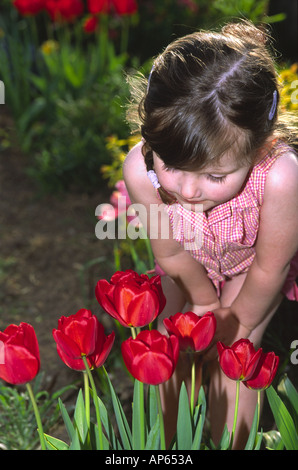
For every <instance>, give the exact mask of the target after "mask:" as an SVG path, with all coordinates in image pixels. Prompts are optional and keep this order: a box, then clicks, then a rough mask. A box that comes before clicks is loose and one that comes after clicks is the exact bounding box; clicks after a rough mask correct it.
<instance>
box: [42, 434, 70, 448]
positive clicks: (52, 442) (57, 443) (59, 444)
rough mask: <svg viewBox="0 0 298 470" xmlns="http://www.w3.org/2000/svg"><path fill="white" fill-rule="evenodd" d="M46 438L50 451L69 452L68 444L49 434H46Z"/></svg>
mask: <svg viewBox="0 0 298 470" xmlns="http://www.w3.org/2000/svg"><path fill="white" fill-rule="evenodd" d="M44 437H45V440H46V445H47V448H48V450H68V447H69V446H68V444H66V442H64V441H61V439H57V438H56V437H53V436H49V435H48V434H44Z"/></svg>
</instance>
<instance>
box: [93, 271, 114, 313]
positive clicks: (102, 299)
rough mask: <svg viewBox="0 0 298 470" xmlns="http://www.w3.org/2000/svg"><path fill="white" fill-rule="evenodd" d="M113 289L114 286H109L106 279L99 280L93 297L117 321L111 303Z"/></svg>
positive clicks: (112, 303) (112, 302)
mask: <svg viewBox="0 0 298 470" xmlns="http://www.w3.org/2000/svg"><path fill="white" fill-rule="evenodd" d="M114 289H115V286H114V285H111V284H109V283H108V281H107V280H106V279H100V280H99V281H98V283H97V284H96V287H95V296H96V299H97V301H98V303H99V304H100V305H101V307H102V308H103V309H104V310H105V311H106V312H107V313H108V314H109V315H111V316H112V317H113V318H116V319H118V317H119V315H118V313H117V311H116V309H115V306H114V301H113V294H114Z"/></svg>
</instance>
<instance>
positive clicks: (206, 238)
mask: <svg viewBox="0 0 298 470" xmlns="http://www.w3.org/2000/svg"><path fill="white" fill-rule="evenodd" d="M279 155H280V153H279V154H278V155H275V156H274V155H267V156H266V157H265V158H264V159H263V160H261V161H260V162H259V163H258V164H257V165H256V166H254V168H253V169H252V170H251V173H250V175H249V177H248V179H247V182H246V185H245V187H244V188H243V190H242V191H241V192H240V193H239V194H237V195H236V196H235V197H234V198H233V199H231V200H229V201H228V202H225V203H223V204H220V205H219V206H216V207H214V208H213V209H211V210H210V211H209V213H208V214H206V213H205V212H192V211H189V210H187V209H185V208H184V207H183V206H182V205H180V204H179V203H174V204H171V205H167V206H166V211H167V213H168V215H169V218H170V222H171V226H172V229H173V233H174V238H175V239H176V240H177V241H178V242H179V243H180V244H181V245H182V246H183V247H184V249H185V250H187V251H189V252H190V254H191V255H192V256H193V257H194V258H195V259H196V260H197V261H198V262H200V263H201V264H202V265H203V266H204V267H205V268H206V270H207V274H208V277H209V278H210V279H211V280H212V282H213V284H214V285H215V287H216V289H217V292H218V295H220V288H221V286H222V285H223V282H224V281H225V280H227V279H230V278H233V277H234V276H236V275H237V274H240V273H245V272H247V271H248V269H249V267H250V265H251V264H252V261H253V259H254V256H255V243H256V238H257V234H258V229H259V217H260V208H261V206H262V203H263V196H264V187H265V182H266V177H267V174H268V171H269V170H270V168H271V166H272V165H273V163H274V162H275V161H276V159H277V158H278V156H279ZM157 269H158V268H157ZM157 272H158V270H157ZM297 275H298V252H297V253H296V255H295V257H294V258H293V260H292V263H291V268H290V271H289V273H288V277H287V280H286V283H285V285H284V287H283V290H282V292H283V293H284V294H285V295H286V296H287V297H288V298H289V299H290V300H296V301H297V300H298V288H297V285H296V283H295V279H296V277H297Z"/></svg>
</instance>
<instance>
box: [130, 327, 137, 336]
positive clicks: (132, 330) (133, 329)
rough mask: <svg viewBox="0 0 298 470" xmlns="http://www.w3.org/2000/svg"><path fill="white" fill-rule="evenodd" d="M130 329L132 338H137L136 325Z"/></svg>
mask: <svg viewBox="0 0 298 470" xmlns="http://www.w3.org/2000/svg"><path fill="white" fill-rule="evenodd" d="M130 331H131V336H132V338H133V339H136V336H137V334H136V330H135V328H134V326H131V327H130Z"/></svg>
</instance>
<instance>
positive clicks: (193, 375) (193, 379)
mask: <svg viewBox="0 0 298 470" xmlns="http://www.w3.org/2000/svg"><path fill="white" fill-rule="evenodd" d="M195 383H196V361H195V358H194V356H193V354H192V365H191V394H190V412H191V415H193V411H194V406H195Z"/></svg>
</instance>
